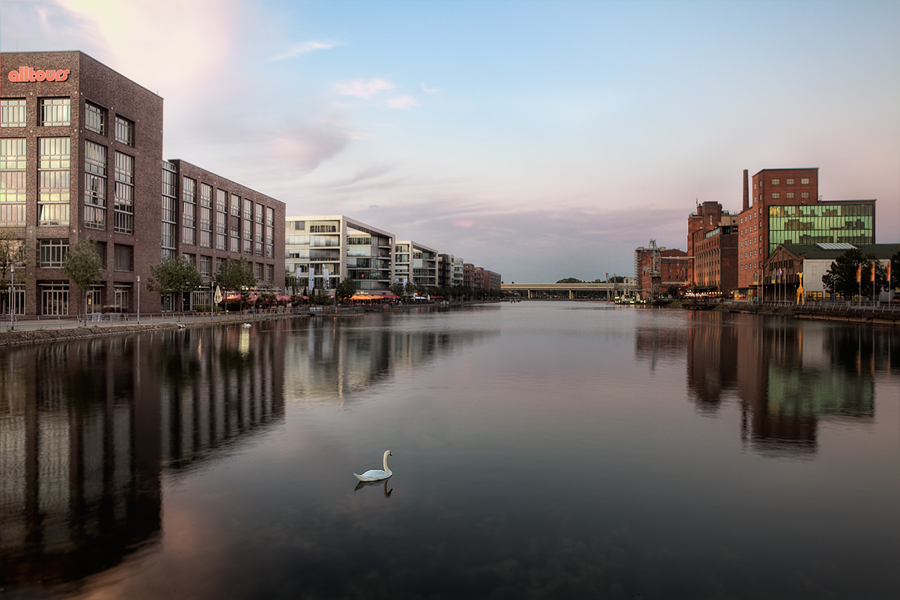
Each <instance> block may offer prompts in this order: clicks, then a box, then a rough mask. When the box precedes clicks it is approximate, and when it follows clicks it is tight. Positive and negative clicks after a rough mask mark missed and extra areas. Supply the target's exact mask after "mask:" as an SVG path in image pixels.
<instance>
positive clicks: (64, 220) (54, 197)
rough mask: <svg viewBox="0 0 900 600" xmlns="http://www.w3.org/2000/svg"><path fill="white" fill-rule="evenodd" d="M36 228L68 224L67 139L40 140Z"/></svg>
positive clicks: (68, 147) (68, 164)
mask: <svg viewBox="0 0 900 600" xmlns="http://www.w3.org/2000/svg"><path fill="white" fill-rule="evenodd" d="M39 143H40V167H39V171H38V179H39V183H38V188H39V189H38V225H45V226H50V225H68V224H69V166H70V163H69V149H70V146H69V138H41V139H40V140H39Z"/></svg>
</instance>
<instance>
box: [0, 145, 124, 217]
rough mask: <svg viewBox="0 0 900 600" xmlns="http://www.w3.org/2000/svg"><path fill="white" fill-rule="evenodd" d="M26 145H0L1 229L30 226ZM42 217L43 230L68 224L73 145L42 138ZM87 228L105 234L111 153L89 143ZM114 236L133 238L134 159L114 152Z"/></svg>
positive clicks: (86, 172)
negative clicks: (108, 161)
mask: <svg viewBox="0 0 900 600" xmlns="http://www.w3.org/2000/svg"><path fill="white" fill-rule="evenodd" d="M27 143H28V142H27V140H26V139H25V138H3V139H2V140H0V205H3V210H0V226H8V227H9V226H24V225H27V216H26V210H25V201H26V171H27V166H28V165H27V158H26V157H27ZM38 146H39V156H38V218H37V224H38V225H40V226H58V225H68V224H69V201H70V189H71V181H70V178H71V160H70V158H71V140H70V139H69V138H67V137H66V138H39V139H38ZM84 154H85V205H86V206H85V226H86V227H89V228H93V229H106V209H107V200H106V179H107V148H106V147H105V146H102V145H100V144H95V143H93V142H91V141H86V142H85V153H84ZM113 173H114V180H115V192H114V199H115V204H114V209H115V213H116V216H115V231H116V232H118V233H126V234H132V233H134V157H132V156H129V155H127V154H123V153H121V152H118V151H116V152H115V168H114V171H113Z"/></svg>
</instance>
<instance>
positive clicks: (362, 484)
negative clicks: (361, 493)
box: [353, 477, 394, 498]
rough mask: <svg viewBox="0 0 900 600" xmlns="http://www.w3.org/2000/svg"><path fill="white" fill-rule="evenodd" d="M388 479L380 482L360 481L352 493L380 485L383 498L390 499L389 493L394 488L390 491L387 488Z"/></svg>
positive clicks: (391, 490)
mask: <svg viewBox="0 0 900 600" xmlns="http://www.w3.org/2000/svg"><path fill="white" fill-rule="evenodd" d="M388 479H390V477H388ZM388 479H382V480H381V481H360V482H359V483H357V484H356V487H355V488H353V491H354V492H356V491H358V490H361V489H362V488H364V487H367V486H370V485H378V484H379V483H380V484H381V486H382V491H383V492H384V497H385V498H390V497H391V493H392V492H393V491H394V488H391V489H388V488H387V484H388Z"/></svg>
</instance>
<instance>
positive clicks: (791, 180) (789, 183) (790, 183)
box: [785, 179, 794, 185]
mask: <svg viewBox="0 0 900 600" xmlns="http://www.w3.org/2000/svg"><path fill="white" fill-rule="evenodd" d="M785 183H787V184H788V185H794V180H793V179H785Z"/></svg>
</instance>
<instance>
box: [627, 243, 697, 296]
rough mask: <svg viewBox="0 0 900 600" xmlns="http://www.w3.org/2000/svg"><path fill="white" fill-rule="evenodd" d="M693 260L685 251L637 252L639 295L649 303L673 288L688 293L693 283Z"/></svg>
mask: <svg viewBox="0 0 900 600" xmlns="http://www.w3.org/2000/svg"><path fill="white" fill-rule="evenodd" d="M690 264H691V260H690V257H689V256H688V255H687V253H686V252H684V251H683V250H677V249H674V248H673V249H667V248H665V247H657V246H656V243H655V242H653V241H651V245H650V247H649V248H644V247H643V246H641V247H638V248H635V250H634V281H635V284H636V287H637V290H636V292H637V294H638V296H639V297H640V298H641V299H642V300H649V299H652V298H656V297H658V296H660V295H665V294H667V293H668V291H669V289H670V288H671V287H672V286H675V287H677V288H679V289H686V288H687V287H688V285H689V283H690Z"/></svg>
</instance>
